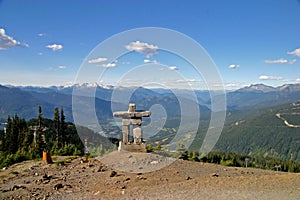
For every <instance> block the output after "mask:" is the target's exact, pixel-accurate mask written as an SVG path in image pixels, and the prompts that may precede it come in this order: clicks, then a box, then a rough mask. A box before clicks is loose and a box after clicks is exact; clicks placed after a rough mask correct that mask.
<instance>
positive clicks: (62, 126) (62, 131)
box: [60, 108, 67, 145]
mask: <svg viewBox="0 0 300 200" xmlns="http://www.w3.org/2000/svg"><path fill="white" fill-rule="evenodd" d="M65 120H66V117H65V115H64V109H63V108H61V110H60V135H61V143H62V145H64V143H65V142H66V138H65V137H66V129H67V127H66V122H65Z"/></svg>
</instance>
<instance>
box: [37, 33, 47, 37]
mask: <svg viewBox="0 0 300 200" xmlns="http://www.w3.org/2000/svg"><path fill="white" fill-rule="evenodd" d="M37 35H38V36H39V37H44V36H45V35H46V34H45V33H39V34H37Z"/></svg>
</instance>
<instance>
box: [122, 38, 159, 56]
mask: <svg viewBox="0 0 300 200" xmlns="http://www.w3.org/2000/svg"><path fill="white" fill-rule="evenodd" d="M125 48H126V49H127V50H129V51H136V52H139V53H143V54H146V56H147V57H151V56H152V55H154V54H155V53H156V51H157V49H158V46H155V45H153V44H148V43H146V42H140V41H135V42H131V43H129V44H128V45H126V46H125Z"/></svg>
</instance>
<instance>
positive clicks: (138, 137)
mask: <svg viewBox="0 0 300 200" xmlns="http://www.w3.org/2000/svg"><path fill="white" fill-rule="evenodd" d="M133 139H134V144H141V143H142V128H141V125H134V126H133Z"/></svg>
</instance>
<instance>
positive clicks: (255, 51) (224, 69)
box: [0, 0, 300, 89]
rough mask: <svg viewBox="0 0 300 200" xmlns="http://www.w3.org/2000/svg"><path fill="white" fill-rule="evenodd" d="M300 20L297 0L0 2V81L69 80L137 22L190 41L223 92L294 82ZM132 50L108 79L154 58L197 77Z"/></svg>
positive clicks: (298, 74) (169, 60)
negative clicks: (95, 53)
mask: <svg viewBox="0 0 300 200" xmlns="http://www.w3.org/2000/svg"><path fill="white" fill-rule="evenodd" d="M299 19H300V1H298V0H251V1H250V0H249V1H239V0H236V1H234V0H229V1H221V0H219V1H214V0H212V1H202V0H198V1H196V0H194V1H176V0H175V1H155V0H154V1H138V0H136V1H121V0H120V1H96V0H94V1H67V0H65V1H61V0H60V1H56V0H51V1H38V0H35V1H33V0H26V1H20V0H2V1H1V0H0V60H1V65H0V69H1V79H0V84H4V85H5V84H13V85H39V86H49V85H64V84H67V83H72V82H74V80H75V79H76V75H77V73H78V70H79V68H80V66H81V64H82V62H83V61H84V59H85V58H86V57H87V56H88V55H89V53H90V52H91V51H92V50H93V49H94V48H95V47H96V46H97V45H98V44H99V43H101V42H102V41H104V40H106V39H107V38H109V37H111V36H112V35H114V34H118V33H120V32H123V31H126V30H129V29H134V28H141V27H162V28H168V29H172V30H175V31H178V32H181V33H183V34H185V35H187V36H189V37H191V38H193V39H194V40H195V41H197V42H198V43H199V44H200V45H202V47H203V48H204V49H205V50H206V51H207V53H208V54H209V55H210V57H211V58H212V60H213V61H214V62H215V64H216V66H217V68H218V70H219V73H220V75H221V77H222V79H223V80H224V84H225V87H226V88H227V89H235V88H239V87H242V86H245V85H250V84H256V83H264V84H267V85H272V86H278V85H283V84H287V83H300V36H299V33H300V20H299ZM136 41H139V38H138V37H137V39H136ZM136 41H132V42H136ZM142 42H144V43H146V42H147V41H142ZM149 45H154V46H155V45H157V46H158V48H159V44H149ZM157 52H158V51H157ZM135 53H136V54H134V52H133V53H129V54H128V55H127V58H126V59H124V60H125V61H123V63H122V62H120V61H118V63H115V65H111V66H110V70H111V75H108V76H107V77H105V80H106V81H107V83H111V84H114V83H116V81H117V79H118V78H120V76H121V72H124V71H128V70H130V68H134V67H135V66H136V65H139V64H143V63H144V64H149V63H151V64H152V65H155V64H156V63H155V62H157V63H161V64H164V65H169V69H170V71H174V70H175V71H177V73H181V72H182V73H183V74H185V75H186V76H187V77H188V78H190V79H191V80H192V79H197V77H193V76H192V73H193V72H190V71H189V70H185V69H186V68H189V67H188V66H187V65H184V64H183V62H182V61H180V60H176V58H173V57H171V56H168V55H166V54H165V56H163V55H164V54H156V55H153V56H151V57H150V58H149V57H147V56H145V55H140V54H138V52H135ZM99 58H100V57H99ZM147 60H149V61H147ZM86 61H88V60H86ZM139 62H140V63H139ZM106 64H107V63H106ZM104 65H105V63H103V64H102V65H100V66H98V67H101V66H102V67H104ZM149 67H151V65H149ZM172 67H173V68H172ZM118 73H120V74H118ZM102 81H104V80H102ZM105 83H106V82H105Z"/></svg>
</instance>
